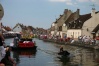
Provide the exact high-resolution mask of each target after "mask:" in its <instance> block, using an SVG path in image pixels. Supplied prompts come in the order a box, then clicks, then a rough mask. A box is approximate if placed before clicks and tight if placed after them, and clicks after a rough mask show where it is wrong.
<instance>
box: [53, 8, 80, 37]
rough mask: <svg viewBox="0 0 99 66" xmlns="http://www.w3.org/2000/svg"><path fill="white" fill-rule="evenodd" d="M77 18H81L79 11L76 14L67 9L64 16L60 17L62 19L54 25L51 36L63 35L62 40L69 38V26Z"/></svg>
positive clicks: (57, 20)
mask: <svg viewBox="0 0 99 66" xmlns="http://www.w3.org/2000/svg"><path fill="white" fill-rule="evenodd" d="M77 18H79V9H77V11H76V12H74V13H73V12H72V11H71V10H68V9H65V11H64V13H63V15H60V17H59V18H58V19H56V21H55V22H53V23H52V26H51V30H52V31H51V34H52V35H54V34H55V35H61V38H63V37H64V36H67V24H68V23H69V22H72V21H74V20H76V19H77Z"/></svg>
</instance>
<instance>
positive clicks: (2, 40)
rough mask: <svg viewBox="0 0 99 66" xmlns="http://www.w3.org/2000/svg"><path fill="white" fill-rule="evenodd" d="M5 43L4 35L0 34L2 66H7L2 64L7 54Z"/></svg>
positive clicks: (0, 65) (0, 63) (0, 64)
mask: <svg viewBox="0 0 99 66" xmlns="http://www.w3.org/2000/svg"><path fill="white" fill-rule="evenodd" d="M3 43H4V37H3V35H2V33H0V66H5V64H3V63H2V62H1V60H2V59H3V58H4V56H5V54H6V52H5V49H4V46H3Z"/></svg>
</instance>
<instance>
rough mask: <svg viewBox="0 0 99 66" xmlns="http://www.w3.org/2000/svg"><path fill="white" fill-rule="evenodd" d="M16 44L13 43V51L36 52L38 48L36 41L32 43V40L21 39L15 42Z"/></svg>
mask: <svg viewBox="0 0 99 66" xmlns="http://www.w3.org/2000/svg"><path fill="white" fill-rule="evenodd" d="M14 41H15V42H14V43H13V45H12V46H10V47H11V48H12V50H30V49H33V50H36V48H37V46H36V43H35V41H32V39H27V38H26V39H24V38H21V39H20V40H14Z"/></svg>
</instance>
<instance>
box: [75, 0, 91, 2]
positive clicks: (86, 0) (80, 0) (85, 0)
mask: <svg viewBox="0 0 99 66" xmlns="http://www.w3.org/2000/svg"><path fill="white" fill-rule="evenodd" d="M76 1H78V2H88V1H90V0H76Z"/></svg>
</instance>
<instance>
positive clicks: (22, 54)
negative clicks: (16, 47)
mask: <svg viewBox="0 0 99 66" xmlns="http://www.w3.org/2000/svg"><path fill="white" fill-rule="evenodd" d="M36 51H37V50H21V51H12V54H13V58H14V59H15V61H16V63H19V62H20V58H26V57H27V58H34V57H35V55H36Z"/></svg>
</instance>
